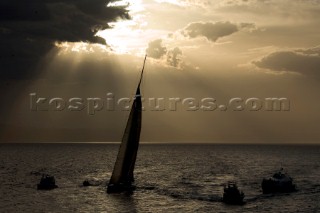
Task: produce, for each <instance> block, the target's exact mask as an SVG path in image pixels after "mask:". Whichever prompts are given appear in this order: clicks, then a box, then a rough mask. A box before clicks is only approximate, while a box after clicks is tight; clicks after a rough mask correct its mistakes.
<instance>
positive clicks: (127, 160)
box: [107, 55, 147, 193]
mask: <svg viewBox="0 0 320 213" xmlns="http://www.w3.org/2000/svg"><path fill="white" fill-rule="evenodd" d="M146 59H147V55H146V56H145V59H144V62H143V67H142V71H141V76H140V80H139V84H138V87H137V90H136V95H135V99H134V102H133V104H132V107H131V111H130V115H129V118H128V121H127V126H126V129H125V131H124V134H123V138H122V141H121V145H120V148H119V152H118V156H117V160H116V163H115V165H114V168H113V172H112V176H111V178H110V181H109V184H108V189H107V192H108V193H118V192H122V191H128V190H132V185H131V184H132V182H133V181H134V175H133V171H134V166H135V162H136V158H137V152H138V148H139V141H140V132H141V121H142V101H141V93H140V85H141V82H142V77H143V72H144V68H145V63H146Z"/></svg>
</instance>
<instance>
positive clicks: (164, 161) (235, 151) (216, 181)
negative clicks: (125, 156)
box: [0, 144, 320, 212]
mask: <svg viewBox="0 0 320 213" xmlns="http://www.w3.org/2000/svg"><path fill="white" fill-rule="evenodd" d="M117 151H118V145H104V144H99V145H97V144H96V145H86V144H81V145H80V144H76V145H68V144H58V145H50V144H44V145H33V144H29V145H0V183H1V188H0V194H1V202H0V209H1V210H2V211H4V212H16V211H25V210H26V209H27V210H28V211H29V210H30V211H43V212H66V211H68V212H70V211H77V212H79V211H80V212H212V211H213V210H214V211H217V212H219V211H221V212H260V211H262V212H278V211H279V209H281V212H297V211H299V210H301V209H303V211H305V212H316V211H319V210H320V208H319V203H320V202H319V201H320V200H319V197H320V183H319V180H320V165H319V162H320V147H319V146H265V145H264V146H263V145H142V146H141V148H140V150H139V153H138V159H137V164H136V171H135V173H136V182H135V184H136V186H137V190H136V191H135V192H134V193H133V194H132V195H126V194H121V195H114V194H111V195H109V194H107V193H106V183H107V181H108V180H109V178H110V175H111V171H112V169H113V164H114V162H115V158H116V155H117ZM280 166H282V167H284V168H285V169H286V170H287V171H288V173H289V174H290V175H291V176H292V177H293V178H294V182H295V183H296V184H297V186H298V189H299V191H298V192H296V193H292V194H285V195H276V196H270V195H262V193H261V181H262V178H263V177H269V176H270V175H272V174H273V173H274V171H275V170H278V169H279V168H280ZM42 173H48V174H51V175H54V176H55V178H56V183H57V185H58V186H59V188H58V189H55V190H53V191H48V192H47V191H37V190H36V184H37V183H38V182H39V180H40V178H41V174H42ZM91 178H92V179H95V180H97V181H98V182H99V184H97V186H91V187H82V186H81V185H82V182H83V181H84V180H86V179H91ZM230 180H233V181H237V183H238V186H239V188H240V189H241V190H243V191H244V192H245V194H246V197H245V200H246V201H247V204H246V205H244V206H227V205H224V204H223V203H221V202H220V199H221V196H222V193H223V185H224V184H225V183H226V182H227V181H230Z"/></svg>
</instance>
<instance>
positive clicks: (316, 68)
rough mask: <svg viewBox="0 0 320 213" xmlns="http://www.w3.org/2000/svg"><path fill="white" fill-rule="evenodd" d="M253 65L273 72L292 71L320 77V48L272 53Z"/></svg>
mask: <svg viewBox="0 0 320 213" xmlns="http://www.w3.org/2000/svg"><path fill="white" fill-rule="evenodd" d="M253 64H255V65H256V66H258V67H260V68H265V69H269V70H272V71H291V72H298V73H301V74H304V75H309V76H313V77H320V46H318V47H314V48H309V49H298V50H294V51H278V52H274V53H271V54H269V55H267V56H265V57H263V58H262V59H260V60H259V61H254V62H253Z"/></svg>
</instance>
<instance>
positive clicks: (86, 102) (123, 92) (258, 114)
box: [0, 0, 320, 144]
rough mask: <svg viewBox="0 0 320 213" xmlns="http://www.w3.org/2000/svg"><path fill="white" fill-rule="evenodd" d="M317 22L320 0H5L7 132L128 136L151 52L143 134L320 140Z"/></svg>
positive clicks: (1, 56)
mask: <svg viewBox="0 0 320 213" xmlns="http://www.w3.org/2000/svg"><path fill="white" fill-rule="evenodd" d="M319 20H320V1H319V0H290V1H289V0H277V1H276V0H215V1H208V0H135V1H134V0H127V1H123V0H121V1H119V0H113V1H110V0H90V1H89V0H69V1H61V0H30V1H23V0H3V1H1V3H0V48H1V49H0V50H1V51H0V67H1V68H0V98H1V106H0V115H1V118H2V119H1V120H0V141H1V142H118V141H121V137H122V134H123V131H124V128H125V124H126V121H127V118H128V113H129V112H128V111H127V110H123V109H124V106H127V105H128V106H129V105H130V103H128V102H122V103H121V104H118V103H117V101H118V100H119V99H122V98H132V97H133V96H134V92H135V89H136V87H137V84H138V81H139V76H140V72H141V68H142V63H143V58H144V56H145V54H147V55H148V59H147V63H146V67H145V73H144V77H143V83H142V87H141V89H142V95H143V97H144V98H145V100H146V101H145V103H144V105H145V108H146V109H145V111H144V112H143V123H142V132H141V141H142V142H199V143H203V142H205V143H207V142H209V143H318V144H319V143H320V131H319V126H320V125H319V123H320V113H319V109H320V99H319V91H320V84H319V83H320V41H319V35H320V21H319ZM110 93H112V94H110ZM39 98H40V99H41V98H46V101H47V102H49V101H50V100H52V99H54V100H53V101H52V103H51V105H49V103H45V104H44V105H41V100H40V101H38V100H39ZM75 98H76V99H75ZM97 98H100V99H99V100H98V99H97ZM108 98H109V99H108ZM269 98H278V99H279V98H282V100H285V101H284V102H283V105H282V108H281V109H280V110H276V109H275V110H270V109H267V108H268V102H267V100H269ZM70 99H73V101H70ZM79 99H81V100H83V103H82V104H80V105H81V106H83V107H80V108H81V109H80V110H79V108H78V109H77V110H74V109H75V107H73V106H70V105H72V104H73V105H74V104H75V103H77V100H78V101H79ZM155 99H156V100H159V99H161V100H162V99H163V102H161V101H160V102H161V103H163V106H164V108H165V109H161V110H159V109H158V110H154V108H152V104H154V103H155V102H153V100H155ZM172 99H177V100H176V102H174V101H173V100H172ZM178 99H179V100H178ZM186 99H187V100H186ZM240 99H241V100H242V101H241V102H239V101H238V102H231V103H230V100H240ZM57 100H58V101H60V102H57ZM101 100H102V102H103V103H102V102H101ZM108 100H111V102H108ZM112 100H116V101H115V103H113V102H112ZM212 100H214V101H212ZM37 101H38V103H36V102H37ZM61 101H62V102H63V105H65V106H64V108H63V109H62V110H61V109H60V110H59V109H58V110H57V107H58V108H59V106H60V105H59V103H60V104H61V103H62V102H61ZM190 101H191V102H192V103H190ZM46 104H47V105H46ZM102 104H104V105H103V106H102ZM110 104H111V105H113V104H114V105H115V106H114V108H113V107H112V106H111V105H110ZM76 105H77V104H76ZM80 105H79V104H78V105H77V106H78V107H79V106H80ZM202 105H205V106H202ZM260 105H261V106H260ZM173 106H175V107H176V108H175V109H172V107H173ZM201 106H202V108H201ZM208 106H210V107H211V108H210V107H209V108H208ZM214 106H216V107H214ZM239 106H240V107H243V109H239V108H237V107H239ZM55 107H56V108H55ZM60 107H61V106H60ZM70 107H71V108H70ZM94 107H96V108H94ZM203 107H204V108H203ZM206 107H207V108H206ZM212 107H213V108H212ZM72 109H73V110H72Z"/></svg>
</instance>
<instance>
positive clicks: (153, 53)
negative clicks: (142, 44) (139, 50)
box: [146, 39, 167, 59]
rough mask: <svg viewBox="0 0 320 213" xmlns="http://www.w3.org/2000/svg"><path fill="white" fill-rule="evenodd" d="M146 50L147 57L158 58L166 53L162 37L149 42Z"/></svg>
mask: <svg viewBox="0 0 320 213" xmlns="http://www.w3.org/2000/svg"><path fill="white" fill-rule="evenodd" d="M146 52H147V55H148V56H149V57H151V58H155V59H160V58H161V57H162V56H164V55H166V53H167V48H166V47H164V46H163V45H162V39H157V40H154V41H151V42H150V43H149V45H148V48H147V50H146Z"/></svg>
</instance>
